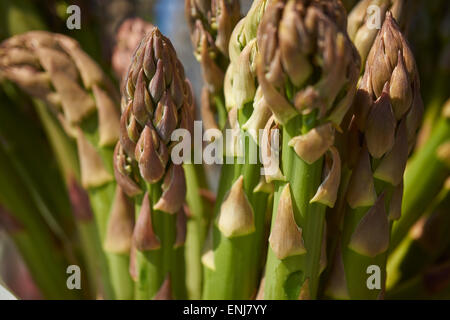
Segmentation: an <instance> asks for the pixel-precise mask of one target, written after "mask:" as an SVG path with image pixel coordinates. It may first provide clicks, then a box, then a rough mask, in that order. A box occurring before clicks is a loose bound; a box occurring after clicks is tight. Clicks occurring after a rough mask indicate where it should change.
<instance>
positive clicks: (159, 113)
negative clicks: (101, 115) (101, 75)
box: [115, 28, 193, 299]
mask: <svg viewBox="0 0 450 320" xmlns="http://www.w3.org/2000/svg"><path fill="white" fill-rule="evenodd" d="M122 103H123V104H122V116H121V126H120V128H121V131H120V144H118V145H117V146H116V153H115V172H116V179H117V181H118V182H119V184H120V185H121V186H122V188H123V190H124V191H125V192H126V193H127V194H128V195H130V196H134V197H135V201H136V204H137V210H136V213H137V218H136V226H135V228H134V231H133V242H134V246H135V248H136V251H137V252H136V265H135V266H134V265H133V266H132V270H131V272H132V274H134V275H135V276H136V281H137V287H136V298H138V299H149V298H154V299H159V298H166V299H167V298H171V297H173V298H176V299H183V298H185V297H186V288H185V282H184V240H185V235H186V217H185V213H184V211H183V210H182V205H183V202H184V199H185V196H186V182H185V175H184V171H183V168H182V167H181V165H180V164H175V163H173V162H172V161H171V159H170V155H169V152H170V150H171V149H172V147H173V146H174V145H175V144H176V143H171V135H172V133H173V132H174V130H176V129H177V128H184V129H187V130H189V131H192V126H193V98H192V92H191V86H190V83H189V82H188V80H187V79H186V78H185V74H184V69H183V65H182V64H181V62H180V61H179V60H178V58H177V55H176V52H175V49H174V48H173V46H172V44H171V42H170V40H169V39H167V38H166V37H164V36H163V35H162V34H161V33H160V31H159V30H158V28H154V29H153V30H152V31H151V32H150V33H148V34H147V35H146V36H145V37H144V38H143V39H142V41H141V43H140V45H139V46H138V48H137V49H136V52H135V54H134V56H133V59H132V62H131V65H130V68H129V71H128V75H127V79H126V87H125V90H124V98H123V99H122Z"/></svg>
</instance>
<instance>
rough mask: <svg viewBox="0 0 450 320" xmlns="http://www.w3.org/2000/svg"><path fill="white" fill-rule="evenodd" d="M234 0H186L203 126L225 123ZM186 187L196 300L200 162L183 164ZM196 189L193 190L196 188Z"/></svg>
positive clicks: (205, 215) (202, 205)
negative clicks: (198, 67)
mask: <svg viewBox="0 0 450 320" xmlns="http://www.w3.org/2000/svg"><path fill="white" fill-rule="evenodd" d="M239 7H240V6H239V1H238V0H212V1H211V0H201V1H198V0H186V1H185V13H186V19H187V21H188V25H189V28H190V31H191V40H192V46H193V47H194V55H195V57H196V59H197V60H198V61H199V62H200V64H201V67H202V72H203V79H204V87H203V90H202V95H201V101H200V102H201V118H202V121H203V126H204V127H205V128H206V129H211V128H214V129H219V128H221V129H223V128H224V126H225V122H226V109H225V102H224V92H223V81H224V75H225V71H226V69H227V67H228V65H229V55H228V43H229V40H230V36H231V32H232V30H233V28H234V26H235V24H236V23H237V21H238V19H239V17H240V13H239V9H240V8H239ZM184 167H185V171H186V175H187V178H188V179H187V180H188V184H189V186H190V188H189V189H188V193H187V204H188V206H189V208H190V210H191V213H192V215H191V217H189V219H188V225H187V231H188V238H187V242H186V263H187V265H186V267H187V275H188V278H187V285H188V290H189V293H190V297H191V298H195V299H199V298H200V297H201V291H202V286H203V283H202V282H203V281H202V278H203V275H202V273H203V272H202V269H203V266H202V264H201V255H202V251H203V246H204V243H205V238H206V235H207V230H208V225H209V222H210V219H211V211H212V206H211V204H210V203H208V201H207V200H206V199H205V198H204V197H202V196H201V192H202V191H204V189H206V188H207V184H206V182H204V178H202V176H204V173H203V171H204V169H203V166H202V165H199V164H196V165H193V164H189V163H186V164H185V165H184ZM196 188H197V189H196Z"/></svg>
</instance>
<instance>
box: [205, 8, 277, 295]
mask: <svg viewBox="0 0 450 320" xmlns="http://www.w3.org/2000/svg"><path fill="white" fill-rule="evenodd" d="M267 3H268V1H255V2H254V3H253V5H252V7H251V8H250V11H249V13H248V14H247V16H246V17H245V18H243V19H242V20H241V21H240V22H239V23H238V24H237V25H236V27H235V29H234V30H233V33H232V35H231V41H230V48H229V51H230V59H231V63H230V66H229V67H228V70H227V72H226V76H225V80H224V81H225V84H224V89H225V101H226V107H227V111H228V120H227V128H228V129H232V130H234V132H236V131H238V132H239V135H240V136H239V139H241V140H237V141H240V143H242V144H241V145H237V144H236V143H238V142H237V141H236V140H233V139H231V141H225V145H226V148H225V163H224V164H223V166H222V173H221V178H220V182H219V190H218V194H217V199H216V206H215V208H214V223H213V225H212V226H211V229H210V231H209V232H210V234H209V236H208V237H209V239H207V243H206V245H205V252H204V255H203V258H202V262H203V264H204V265H205V269H204V270H205V283H204V291H203V298H204V299H250V298H252V297H255V296H256V293H257V290H258V286H259V280H260V279H261V273H262V268H263V261H264V256H265V253H264V252H265V250H264V249H265V240H264V236H265V235H266V232H265V231H266V230H265V227H266V207H267V201H268V199H267V198H268V196H267V193H266V192H263V190H261V189H258V185H259V183H260V180H261V179H260V177H261V173H260V172H261V164H260V163H258V162H257V161H252V157H253V156H254V155H255V153H254V151H257V150H258V145H257V143H258V141H259V138H258V134H257V132H258V129H259V128H260V129H262V128H264V125H265V122H266V121H267V120H268V118H269V117H270V111H269V109H268V107H267V104H266V103H265V101H264V99H263V97H262V95H261V90H259V91H258V92H259V93H257V91H256V85H255V84H256V73H255V63H256V60H255V56H256V53H257V46H256V30H257V25H258V24H259V21H260V19H261V17H262V14H263V12H264V10H265V7H266V5H267ZM241 128H242V129H244V130H245V131H247V133H243V131H240V130H241ZM239 147H241V148H239ZM229 159H232V160H233V161H232V162H231V163H229ZM253 160H256V159H253ZM269 192H270V191H269Z"/></svg>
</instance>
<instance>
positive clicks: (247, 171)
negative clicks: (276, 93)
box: [203, 107, 268, 299]
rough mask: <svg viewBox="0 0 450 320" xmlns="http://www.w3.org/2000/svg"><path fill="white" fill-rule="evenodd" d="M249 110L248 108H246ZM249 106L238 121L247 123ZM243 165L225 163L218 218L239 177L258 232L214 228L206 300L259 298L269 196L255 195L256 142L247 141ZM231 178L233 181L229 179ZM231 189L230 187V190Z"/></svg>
mask: <svg viewBox="0 0 450 320" xmlns="http://www.w3.org/2000/svg"><path fill="white" fill-rule="evenodd" d="M247 110H248V109H247ZM247 110H246V107H244V108H243V109H242V110H241V111H240V113H239V122H240V123H241V124H243V123H245V122H246V121H247V120H248V118H249V116H248V114H246V113H247V112H246V111H247ZM244 150H245V151H244V152H245V159H244V161H243V162H244V163H243V164H239V163H238V159H235V161H236V162H235V164H234V165H229V164H224V165H223V167H222V177H221V180H220V187H219V192H218V196H217V202H216V207H215V216H216V215H217V214H218V213H219V210H220V206H221V204H223V198H224V196H225V192H227V191H228V190H229V188H230V186H231V185H232V184H234V183H235V182H236V181H237V180H238V179H239V178H240V177H242V178H243V184H244V186H243V190H242V191H243V192H245V197H246V198H247V199H248V202H249V204H250V206H251V208H252V210H253V215H254V227H255V230H254V231H252V232H251V233H249V234H246V235H239V236H235V237H228V236H226V235H225V234H223V232H221V231H220V230H219V228H218V227H217V225H216V226H214V233H213V243H214V265H215V267H216V270H214V271H212V270H207V271H205V272H206V275H207V276H206V278H205V287H204V293H203V298H204V299H250V298H251V297H253V296H255V295H256V291H257V288H258V283H259V279H260V278H261V272H262V260H263V257H264V255H265V252H264V250H263V249H264V240H263V236H264V235H265V234H266V233H265V222H266V206H267V201H268V200H267V194H265V193H262V192H254V189H255V187H256V185H257V184H258V182H259V181H260V174H261V173H260V169H261V165H260V164H258V163H257V164H253V163H252V162H251V160H250V157H251V154H250V152H251V151H253V150H258V146H257V144H256V142H255V141H254V140H253V139H252V138H251V137H248V139H245V147H244ZM231 177H232V180H231V179H230V178H231ZM227 187H228V188H227Z"/></svg>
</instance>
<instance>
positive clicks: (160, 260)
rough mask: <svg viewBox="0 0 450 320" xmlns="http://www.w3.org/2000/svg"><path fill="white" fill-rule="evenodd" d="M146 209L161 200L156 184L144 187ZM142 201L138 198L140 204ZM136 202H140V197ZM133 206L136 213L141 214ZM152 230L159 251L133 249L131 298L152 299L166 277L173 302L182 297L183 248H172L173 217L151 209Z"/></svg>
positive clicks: (173, 242)
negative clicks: (133, 288)
mask: <svg viewBox="0 0 450 320" xmlns="http://www.w3.org/2000/svg"><path fill="white" fill-rule="evenodd" d="M147 190H148V194H149V195H148V196H149V202H150V208H152V207H153V206H154V204H155V203H156V202H158V199H159V198H160V197H161V191H160V186H159V185H158V184H147ZM141 198H142V197H141ZM143 200H144V199H142V201H143ZM137 203H142V202H141V201H140V198H138V199H137ZM141 208H142V206H141V205H137V208H136V213H137V214H138V215H139V214H140V212H141ZM151 216H152V218H151V219H152V225H153V230H154V232H155V234H156V236H157V238H158V239H159V243H160V248H158V249H155V250H146V251H139V250H137V257H136V258H137V284H136V292H135V298H136V299H139V300H148V299H153V298H155V296H156V295H157V293H158V292H159V290H160V288H161V286H162V285H163V283H164V280H165V279H166V277H167V276H168V275H169V276H170V279H171V284H172V289H173V295H174V298H176V299H184V298H185V297H186V288H185V284H184V266H183V264H184V263H183V259H182V258H183V255H184V252H183V250H184V247H181V248H174V245H175V234H176V217H175V215H173V214H168V213H165V212H161V211H158V210H152V212H151Z"/></svg>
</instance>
